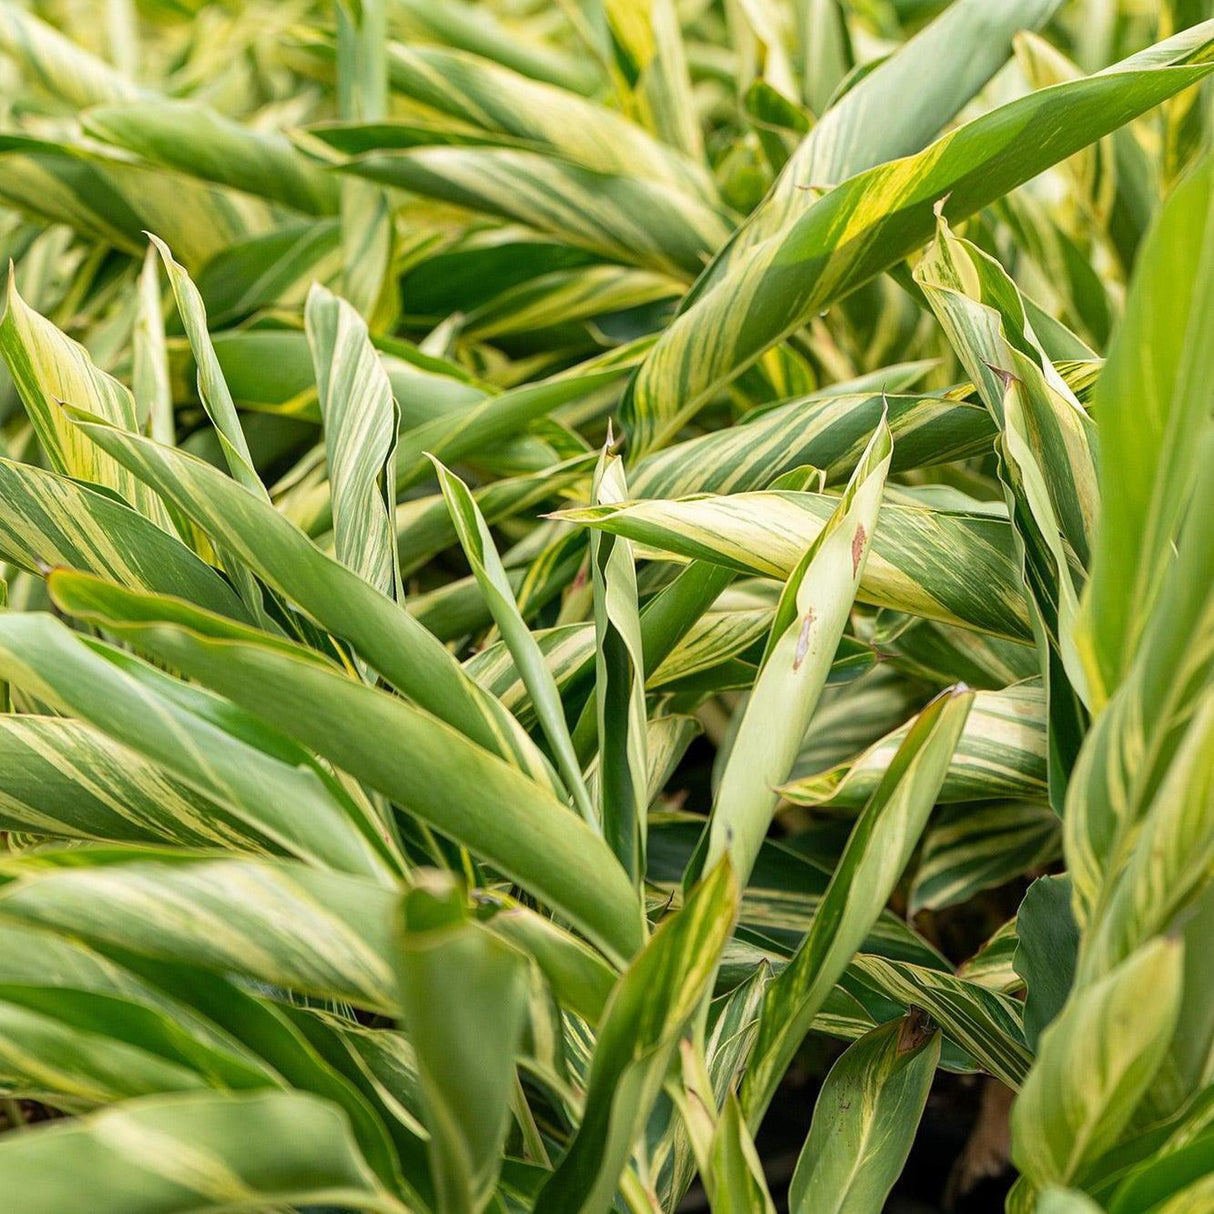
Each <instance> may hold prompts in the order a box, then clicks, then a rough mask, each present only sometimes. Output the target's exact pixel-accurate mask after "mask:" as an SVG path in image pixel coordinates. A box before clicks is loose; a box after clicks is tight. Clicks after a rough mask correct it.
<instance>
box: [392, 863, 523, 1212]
mask: <svg viewBox="0 0 1214 1214" xmlns="http://www.w3.org/2000/svg"><path fill="white" fill-rule="evenodd" d="M397 939H398V945H399V947H398V951H397V956H396V968H397V972H398V974H399V975H400V996H401V1005H402V1007H403V1009H404V1021H405V1025H406V1027H407V1029H408V1032H409V1039H410V1040H411V1041H412V1043H413V1046H414V1049H415V1050H416V1051H417V1066H418V1070H419V1072H420V1075H421V1083H422V1090H423V1092H424V1093H425V1098H426V1109H427V1118H426V1120H427V1124H428V1126H429V1129H430V1159H431V1166H432V1168H433V1172H434V1180H435V1188H436V1190H437V1193H438V1209H439V1210H440V1211H451V1212H452V1214H459V1212H465V1211H466V1212H468V1214H477V1212H478V1211H480V1210H482V1209H484V1207H485V1205H486V1204H487V1202H488V1201H489V1199H490V1198H491V1197H492V1194H493V1189H494V1187H495V1184H496V1180H497V1173H498V1169H499V1168H500V1166H501V1151H502V1146H503V1143H504V1140H505V1136H506V1129H507V1126H508V1124H509V1120H510V1099H511V1096H512V1093H513V1088H514V1082H515V1074H514V1060H515V1052H516V1050H517V1048H518V1046H519V1039H520V1037H521V1035H522V1030H523V1025H524V1020H525V1013H526V1008H527V963H526V959H525V957H524V955H523V954H522V953H520V952H518V951H517V950H516V949H514V948H512V947H511V946H510V945H508V944H507V943H505V942H504V941H503V940H501V939H498V938H495V937H494V936H493V935H492V934H491V933H490V932H489V931H488V930H487V929H486V928H484V927H482V926H481V925H480V924H478V923H477V922H476V921H475V920H474V919H473V918H472V917H471V915H470V913H469V910H468V907H467V903H466V896H465V894H464V892H463V891H462V890H461V889H460V888H459V886H458V885H457V884H456V883H455V882H454V881H453V879H452V878H451V877H450V876H448V875H447V874H444V873H438V872H434V873H430V874H426V873H423V874H419V876H418V883H417V885H416V886H415V887H414V888H413V889H411V890H409V891H408V892H407V893H406V894H405V895H404V897H403V898H402V899H401V903H400V908H399V911H398V915H397Z"/></svg>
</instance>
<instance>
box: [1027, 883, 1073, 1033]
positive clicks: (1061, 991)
mask: <svg viewBox="0 0 1214 1214" xmlns="http://www.w3.org/2000/svg"><path fill="white" fill-rule="evenodd" d="M1016 935H1017V937H1018V941H1019V943H1018V944H1017V945H1016V954H1015V956H1014V957H1013V959H1012V964H1013V965H1014V966H1015V968H1016V973H1017V974H1019V975H1020V977H1021V978H1023V979H1024V982H1025V985H1026V986H1027V987H1028V994H1027V996H1026V997H1025V1001H1024V1035H1025V1037H1026V1038H1027V1039H1028V1043H1029V1045H1030V1046H1032V1047H1033V1049H1036V1048H1037V1043H1038V1041H1039V1040H1040V1038H1041V1034H1042V1031H1043V1030H1044V1029H1046V1028H1047V1027H1048V1026H1049V1025H1050V1023H1051V1022H1052V1021H1053V1020H1054V1019H1055V1018H1056V1017H1057V1015H1058V1013H1059V1012H1060V1011H1062V1008H1063V1005H1064V1004H1065V1003H1066V1000H1067V995H1068V994H1069V993H1070V990H1071V985H1072V983H1073V982H1074V980H1075V961H1076V958H1077V956H1078V954H1079V928H1078V927H1077V925H1076V923H1075V915H1074V912H1073V911H1072V910H1071V880H1070V878H1069V877H1067V876H1065V875H1064V876H1061V877H1039V878H1038V879H1037V880H1036V881H1034V882H1033V884H1032V885H1030V886H1029V889H1028V893H1026V894H1025V895H1024V899H1023V900H1022V901H1021V903H1020V910H1019V911H1018V912H1017V913H1016Z"/></svg>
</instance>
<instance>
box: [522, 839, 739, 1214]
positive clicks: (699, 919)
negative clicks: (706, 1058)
mask: <svg viewBox="0 0 1214 1214" xmlns="http://www.w3.org/2000/svg"><path fill="white" fill-rule="evenodd" d="M737 898H738V889H737V883H736V882H735V880H734V877H733V872H732V870H731V869H730V866H729V863H728V861H724V862H722V863H721V864H719V865H718V866H717V867H716V868H715V869H713V870H712V872H710V873H708V874H707V875H706V876H705V878H704V880H703V881H701V882H700V883H699V884H698V885H697V886H696V887H695V889H694V890H693V891H692V893H691V894H690V896H689V897H688V899H687V901H686V903H685V904H684V905H683V908H682V909H681V910H680V911H678V912H677V913H676V914H673V915H671V916H670V917H669V918H668V919H666V920H665V921H664V922H663V923H661V924H660V925H659V927H658V929H657V931H655V932H654V934H653V937H652V939H651V940H650V941H649V943H648V944H647V945H646V946H645V949H644V950H643V951H642V952H641V953H640V954H639V955H638V956H637V957H636V959H635V960H634V961H633V962H632V964H631V965H630V966H629V968H628V969H627V970H626V971H625V973H624V976H623V977H622V978H621V979H620V981H619V983H618V985H617V986H616V988H615V990H614V991H613V992H612V995H611V998H610V1000H609V1001H608V1004H607V1009H606V1011H605V1013H604V1016H603V1021H602V1024H601V1025H600V1027H599V1032H598V1038H597V1040H596V1042H595V1048H594V1054H593V1057H592V1059H591V1065H590V1075H589V1081H588V1086H587V1090H586V1106H585V1112H584V1114H583V1116H582V1120H581V1124H580V1125H579V1127H578V1131H577V1134H576V1136H575V1138H574V1140H573V1143H572V1145H571V1146H570V1148H569V1150H568V1152H567V1153H566V1155H565V1157H564V1159H563V1160H562V1161H561V1163H560V1166H559V1167H558V1168H557V1170H556V1172H555V1173H553V1175H552V1178H551V1179H550V1180H549V1181H548V1183H547V1184H546V1185H545V1186H544V1188H543V1190H542V1192H541V1193H540V1196H539V1199H538V1201H537V1203H536V1207H535V1208H536V1214H558V1212H560V1211H566V1210H567V1211H570V1212H576V1214H603V1212H604V1211H606V1210H607V1209H608V1208H609V1207H610V1205H611V1202H612V1198H613V1195H614V1193H615V1190H616V1185H617V1183H618V1182H619V1177H620V1173H621V1171H622V1170H623V1168H624V1166H625V1164H626V1163H627V1160H628V1156H629V1154H630V1152H631V1151H632V1148H633V1145H634V1142H635V1139H636V1137H637V1135H638V1134H639V1133H640V1131H641V1129H642V1128H643V1126H644V1124H645V1120H646V1118H647V1117H648V1115H649V1112H650V1109H651V1107H652V1105H653V1102H654V1101H655V1100H656V1098H657V1096H658V1094H659V1091H660V1089H661V1085H662V1081H663V1079H664V1078H665V1076H666V1072H667V1069H668V1067H669V1065H670V1062H671V1060H672V1057H673V1054H674V1050H675V1047H676V1045H677V1043H678V1038H679V1036H680V1034H681V1033H682V1032H683V1030H684V1028H685V1027H686V1025H687V1023H688V1022H689V1021H690V1019H691V1018H692V1016H693V1015H694V1014H695V1012H696V1010H697V1009H698V1008H699V1006H700V1004H701V1001H702V999H703V998H704V996H705V995H706V994H707V993H708V992H709V989H710V986H711V983H712V978H713V975H714V974H715V973H716V969H717V964H718V961H719V960H720V956H721V950H722V949H723V948H724V947H725V942H726V940H727V939H728V938H729V934H730V932H731V931H732V929H733V921H734V916H735V914H736V908H737Z"/></svg>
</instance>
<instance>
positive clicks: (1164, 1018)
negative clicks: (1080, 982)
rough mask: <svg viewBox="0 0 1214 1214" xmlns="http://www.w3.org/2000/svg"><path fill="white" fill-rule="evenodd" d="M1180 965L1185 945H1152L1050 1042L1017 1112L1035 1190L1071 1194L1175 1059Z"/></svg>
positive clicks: (1017, 1145) (1075, 1001) (1020, 1145)
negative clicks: (1063, 1189)
mask: <svg viewBox="0 0 1214 1214" xmlns="http://www.w3.org/2000/svg"><path fill="white" fill-rule="evenodd" d="M1182 961H1183V957H1182V948H1181V945H1180V943H1179V942H1178V941H1168V940H1155V941H1152V942H1151V943H1149V944H1147V945H1145V946H1144V947H1143V948H1141V949H1139V950H1138V952H1136V953H1135V954H1134V955H1133V956H1132V957H1129V958H1127V959H1126V960H1125V961H1124V962H1122V963H1121V965H1119V966H1118V967H1117V968H1116V969H1114V970H1113V971H1112V972H1111V973H1110V974H1108V976H1107V977H1105V978H1103V979H1101V980H1100V981H1099V982H1097V983H1095V984H1094V985H1093V986H1091V987H1089V988H1088V989H1086V990H1084V991H1082V992H1080V991H1076V992H1075V994H1074V995H1073V996H1072V998H1071V999H1070V1001H1069V1002H1068V1003H1067V1005H1066V1007H1064V1008H1063V1010H1062V1012H1061V1014H1060V1015H1059V1016H1058V1018H1057V1019H1056V1020H1055V1021H1054V1022H1053V1023H1052V1024H1051V1025H1050V1026H1049V1028H1048V1029H1046V1031H1045V1032H1044V1033H1043V1034H1042V1036H1041V1043H1040V1048H1039V1050H1038V1054H1037V1061H1036V1062H1035V1063H1034V1065H1033V1069H1032V1070H1031V1071H1030V1072H1029V1076H1028V1079H1027V1080H1026V1081H1025V1084H1024V1087H1023V1088H1022V1089H1021V1092H1020V1096H1019V1099H1018V1100H1017V1101H1016V1104H1015V1105H1014V1107H1013V1109H1012V1159H1013V1160H1014V1162H1015V1163H1016V1166H1017V1167H1018V1168H1019V1169H1020V1170H1021V1172H1022V1173H1024V1175H1025V1176H1026V1177H1027V1178H1028V1179H1029V1180H1030V1181H1031V1182H1032V1183H1034V1184H1036V1185H1038V1186H1044V1185H1047V1184H1062V1185H1065V1184H1067V1183H1068V1182H1069V1181H1070V1180H1071V1179H1072V1178H1073V1177H1075V1176H1076V1175H1078V1174H1079V1172H1080V1171H1081V1169H1082V1168H1083V1167H1084V1165H1085V1164H1088V1163H1090V1162H1092V1161H1093V1160H1095V1159H1096V1158H1097V1157H1098V1156H1099V1155H1100V1154H1101V1153H1102V1152H1104V1151H1105V1150H1107V1149H1108V1148H1109V1147H1110V1146H1112V1145H1113V1144H1114V1143H1115V1142H1116V1141H1117V1137H1118V1135H1119V1134H1120V1133H1121V1132H1122V1130H1123V1129H1124V1128H1125V1127H1126V1125H1127V1124H1128V1123H1129V1120H1130V1118H1131V1117H1132V1116H1133V1114H1134V1110H1135V1108H1136V1107H1137V1105H1138V1103H1139V1101H1140V1100H1141V1099H1142V1096H1143V1094H1144V1092H1145V1091H1146V1089H1147V1086H1148V1085H1149V1084H1150V1082H1151V1080H1152V1079H1153V1078H1154V1077H1155V1073H1156V1071H1157V1070H1158V1069H1159V1066H1160V1064H1161V1063H1162V1061H1163V1059H1164V1056H1165V1054H1166V1053H1167V1049H1168V1044H1169V1042H1170V1040H1171V1037H1172V1033H1173V1031H1174V1029H1175V1027H1176V1018H1177V1013H1178V1012H1179V1008H1180V988H1181V981H1182V975H1181V965H1182ZM1144 991H1149V992H1150V998H1149V999H1147V998H1143V992H1144Z"/></svg>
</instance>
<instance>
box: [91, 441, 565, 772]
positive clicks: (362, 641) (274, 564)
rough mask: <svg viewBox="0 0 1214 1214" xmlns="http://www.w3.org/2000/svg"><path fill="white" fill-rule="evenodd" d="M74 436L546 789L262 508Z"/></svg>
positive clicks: (207, 472) (181, 465)
mask: <svg viewBox="0 0 1214 1214" xmlns="http://www.w3.org/2000/svg"><path fill="white" fill-rule="evenodd" d="M82 426H85V427H87V428H88V429H89V432H90V433H91V434H92V435H94V437H95V438H96V439H97V441H98V443H99V444H102V445H103V446H105V447H106V449H107V450H109V451H111V453H113V454H114V456H115V458H120V459H122V460H124V461H125V462H126V463H127V464H128V465H129V466H130V467H131V468H132V469H133V470H135V471H136V472H137V473H138V475H139V476H140V477H141V479H144V480H146V481H148V482H149V483H152V484H154V485H156V486H157V487H159V488H160V489H162V490H163V491H164V493H165V494H166V496H167V497H168V499H169V500H171V501H172V502H173V503H174V505H176V506H177V507H178V509H180V510H181V511H182V513H184V514H186V515H187V516H188V517H189V518H191V519H193V520H194V522H196V523H197V524H198V526H199V527H201V528H202V529H203V531H205V532H206V533H207V534H208V535H211V536H212V537H213V538H214V539H215V540H216V541H217V542H221V543H223V544H224V545H225V546H226V547H227V548H229V549H230V550H232V551H233V552H235V553H236V554H237V555H238V556H239V558H240V559H241V560H242V561H244V562H245V563H246V564H247V565H248V566H249V567H250V568H252V569H253V570H254V571H255V572H256V573H257V575H258V576H259V577H260V578H261V579H262V580H263V581H265V582H266V583H267V584H268V585H269V586H271V587H272V588H273V589H274V590H276V591H277V592H278V593H280V594H282V595H283V596H284V597H286V598H288V599H290V600H291V601H293V602H295V603H296V604H298V606H299V607H301V608H302V609H303V610H304V611H305V612H307V613H308V614H309V615H310V616H311V617H312V618H314V619H315V620H316V621H317V622H318V623H320V624H321V625H322V626H323V627H325V628H328V629H329V630H330V631H332V632H333V633H334V634H336V635H338V636H342V637H344V638H346V639H347V640H348V641H349V642H350V643H351V645H352V646H353V647H354V650H355V652H357V653H358V655H359V656H360V657H362V658H363V659H364V660H365V661H366V662H367V663H368V664H369V665H370V666H371V667H372V669H374V670H376V671H378V673H379V674H380V675H381V676H382V677H383V678H385V679H387V680H388V681H389V682H391V683H392V684H393V685H394V686H395V687H396V688H397V689H398V690H399V691H401V692H402V693H403V694H405V695H407V696H409V697H410V699H412V700H413V701H414V702H415V703H417V704H418V706H419V707H421V708H424V709H425V710H426V711H428V712H431V713H433V714H434V715H435V716H437V717H439V718H440V719H441V720H444V721H447V722H448V723H449V724H450V725H451V726H453V727H454V728H455V729H458V730H460V731H461V732H462V733H464V734H466V735H467V736H468V737H469V738H471V739H472V740H473V741H474V742H477V743H478V744H480V745H482V746H485V747H486V748H487V749H490V750H492V751H493V752H494V753H496V754H500V755H502V756H503V757H505V758H508V759H509V760H510V761H513V762H517V763H518V765H519V766H520V767H521V769H522V770H523V771H526V772H528V773H530V774H532V775H534V776H536V777H537V778H539V779H540V780H541V781H543V782H544V783H548V782H549V781H548V776H547V774H546V773H547V771H548V768H547V764H546V763H545V762H544V760H543V758H542V756H541V755H540V754H539V752H538V750H537V749H536V748H535V746H534V744H533V743H531V741H530V739H529V738H527V737H526V736H525V735H524V734H523V732H522V730H521V729H520V728H519V726H518V724H517V722H515V721H514V719H513V718H512V717H511V716H510V715H509V713H507V712H506V711H505V710H504V709H503V708H502V707H501V705H500V704H499V703H498V702H497V701H496V700H494V699H493V698H491V697H490V696H487V695H485V693H484V692H482V691H481V689H480V688H479V686H477V685H476V684H475V683H474V682H473V681H472V680H471V679H470V678H468V677H467V676H466V675H465V674H464V673H463V672H462V671H461V670H460V668H459V664H458V663H457V662H456V661H455V660H454V658H452V657H451V655H450V654H449V653H447V652H446V650H445V649H444V648H443V647H442V645H440V644H439V643H438V642H437V641H436V640H435V639H434V637H433V636H432V635H431V634H430V633H429V632H427V631H426V629H425V628H424V627H422V625H420V624H419V623H417V621H416V620H414V619H412V618H411V617H410V616H409V615H408V614H406V613H405V612H404V611H403V610H402V609H401V608H400V607H399V606H398V605H397V604H395V603H393V602H392V600H391V599H389V598H387V597H386V596H384V595H383V594H381V593H379V591H377V590H376V589H375V588H374V587H372V586H370V585H368V584H367V583H366V582H365V581H363V579H362V578H360V577H358V576H357V575H356V574H355V573H353V572H351V571H350V570H349V569H347V568H346V567H345V566H344V565H341V564H339V563H338V562H337V561H334V560H332V559H330V558H329V557H327V556H325V554H324V553H323V552H321V551H320V549H319V548H317V547H316V546H315V545H314V544H312V543H311V542H310V541H309V540H308V538H307V536H305V535H304V534H303V533H302V532H301V531H299V530H298V529H297V528H295V527H293V526H292V525H291V524H290V523H289V522H288V521H287V520H286V519H285V518H283V516H282V515H281V514H279V513H278V511H277V510H274V509H273V508H272V507H271V506H270V504H269V503H268V502H264V501H259V500H258V496H257V495H256V494H253V493H249V492H248V491H246V490H245V489H243V488H242V487H241V486H239V485H237V484H235V483H234V482H233V481H232V480H231V479H230V478H228V477H225V476H224V475H223V474H222V473H221V472H219V471H218V470H217V469H215V468H212V467H211V466H210V465H209V464H206V463H204V462H203V461H202V460H199V459H196V458H194V457H192V456H189V455H186V454H184V453H183V452H180V451H176V450H172V449H170V448H168V447H162V446H160V445H158V444H156V443H153V442H150V441H148V440H146V439H140V438H136V437H134V436H124V435H123V434H121V433H120V432H119V431H117V430H114V429H112V428H106V427H98V426H95V425H92V424H91V423H82Z"/></svg>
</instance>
